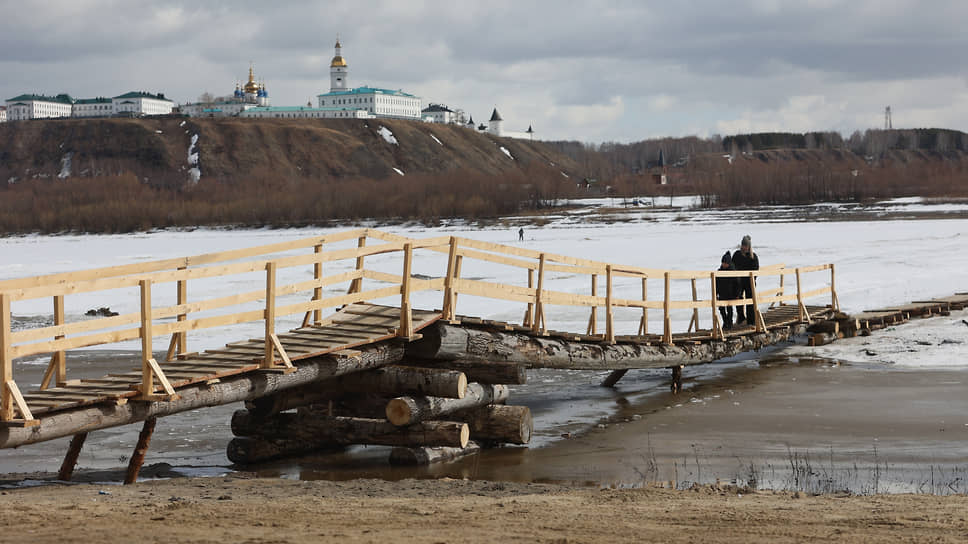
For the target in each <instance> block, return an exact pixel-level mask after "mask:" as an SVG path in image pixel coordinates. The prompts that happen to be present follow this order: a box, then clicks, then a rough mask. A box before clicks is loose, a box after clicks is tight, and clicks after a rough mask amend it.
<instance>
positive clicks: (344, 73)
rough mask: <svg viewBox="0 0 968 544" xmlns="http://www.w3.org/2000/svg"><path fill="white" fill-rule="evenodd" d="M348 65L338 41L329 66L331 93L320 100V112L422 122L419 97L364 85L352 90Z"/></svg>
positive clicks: (320, 96) (325, 94)
mask: <svg viewBox="0 0 968 544" xmlns="http://www.w3.org/2000/svg"><path fill="white" fill-rule="evenodd" d="M349 73H350V72H349V63H347V62H346V58H345V57H343V45H342V44H341V43H340V40H339V38H338V37H337V38H336V46H335V54H334V55H333V60H332V61H331V62H330V63H329V92H328V93H324V94H321V95H318V96H317V99H318V100H319V107H320V108H346V109H348V110H351V112H346V113H344V114H342V115H338V116H343V117H361V116H365V117H390V118H396V119H411V120H419V119H420V118H421V113H420V111H421V107H420V97H419V96H414V95H412V94H409V93H405V92H403V91H402V90H400V89H397V90H393V89H381V88H377V87H370V86H366V85H364V86H363V87H356V88H353V87H350V85H349Z"/></svg>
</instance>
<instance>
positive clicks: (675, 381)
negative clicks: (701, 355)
mask: <svg viewBox="0 0 968 544" xmlns="http://www.w3.org/2000/svg"><path fill="white" fill-rule="evenodd" d="M670 389H672V392H673V393H676V394H678V393H680V392H681V391H682V365H676V366H674V367H672V385H671V386H670Z"/></svg>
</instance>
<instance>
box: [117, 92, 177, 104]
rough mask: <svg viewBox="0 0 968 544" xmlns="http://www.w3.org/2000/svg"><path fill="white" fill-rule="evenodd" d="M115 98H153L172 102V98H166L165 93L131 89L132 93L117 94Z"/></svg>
mask: <svg viewBox="0 0 968 544" xmlns="http://www.w3.org/2000/svg"><path fill="white" fill-rule="evenodd" d="M114 98H153V99H155V100H165V101H167V102H171V100H168V99H167V98H165V95H164V94H162V93H158V94H151V93H146V92H144V91H131V92H130V93H124V94H122V95H119V96H115V97H114Z"/></svg>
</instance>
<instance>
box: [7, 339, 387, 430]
mask: <svg viewBox="0 0 968 544" xmlns="http://www.w3.org/2000/svg"><path fill="white" fill-rule="evenodd" d="M403 354H404V350H403V347H402V346H400V345H398V344H396V343H384V344H381V345H378V346H373V347H370V348H368V349H367V350H365V351H364V352H362V353H360V354H359V355H355V356H352V357H340V356H337V355H324V356H320V357H314V358H310V359H304V360H303V361H301V362H300V365H299V370H298V371H297V372H292V373H289V374H283V373H264V372H252V373H247V374H238V375H234V376H229V377H226V378H222V379H221V381H220V382H219V383H216V384H211V385H207V384H205V383H199V384H194V385H190V386H185V387H181V388H179V389H178V397H177V398H174V399H172V400H171V401H170V402H150V403H145V402H128V403H126V404H122V405H115V404H113V403H101V404H96V405H92V406H89V407H82V408H78V409H74V410H68V411H63V412H53V413H50V414H45V415H44V417H43V418H42V419H40V420H35V421H39V422H40V424H39V425H37V426H36V427H33V428H29V429H23V428H7V429H0V449H2V448H12V447H16V446H23V445H26V444H34V443H37V442H45V441H47V440H52V439H55V438H60V437H63V436H70V435H73V434H76V433H77V431H78V429H84V430H85V431H88V432H90V431H95V430H98V429H106V428H110V427H116V426H118V425H127V424H130V423H136V422H138V421H144V420H145V419H148V418H150V417H164V416H169V415H173V414H177V413H180V412H185V411H188V410H195V409H197V408H203V407H208V406H215V405H221V404H230V403H233V402H241V401H246V400H251V399H255V398H258V397H262V396H265V395H269V394H272V393H275V392H277V391H284V390H287V389H290V388H293V387H297V386H300V385H304V384H308V383H312V382H315V381H318V380H322V379H328V378H332V377H334V376H341V375H344V374H349V373H352V372H359V371H361V370H365V369H369V368H377V367H380V366H383V365H385V364H389V363H392V362H396V361H399V360H400V359H401V358H402V357H403Z"/></svg>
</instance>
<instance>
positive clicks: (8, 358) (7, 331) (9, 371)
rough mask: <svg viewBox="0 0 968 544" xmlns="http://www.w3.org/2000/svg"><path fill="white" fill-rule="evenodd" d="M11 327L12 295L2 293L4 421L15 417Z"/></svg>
mask: <svg viewBox="0 0 968 544" xmlns="http://www.w3.org/2000/svg"><path fill="white" fill-rule="evenodd" d="M11 329H12V323H11V318H10V295H7V294H5V293H0V420H3V421H10V420H11V419H13V392H12V391H11V390H10V386H9V385H8V384H10V383H11V382H13V356H12V355H11V353H10V348H11V347H12V346H11V345H10V344H11V341H10V335H11V333H12V330H11Z"/></svg>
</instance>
